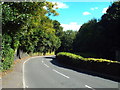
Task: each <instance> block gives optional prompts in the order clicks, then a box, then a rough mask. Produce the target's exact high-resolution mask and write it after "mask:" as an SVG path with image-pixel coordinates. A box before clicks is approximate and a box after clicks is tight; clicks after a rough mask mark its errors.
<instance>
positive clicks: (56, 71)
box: [53, 69, 70, 78]
mask: <svg viewBox="0 0 120 90" xmlns="http://www.w3.org/2000/svg"><path fill="white" fill-rule="evenodd" d="M53 71H54V72H56V73H58V74H60V75H62V76H64V77H66V78H70V77H68V76H66V75H64V74H62V73H60V72H58V71H56V70H55V69H53Z"/></svg>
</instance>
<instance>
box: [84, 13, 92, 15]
mask: <svg viewBox="0 0 120 90" xmlns="http://www.w3.org/2000/svg"><path fill="white" fill-rule="evenodd" d="M90 14H91V13H89V12H83V15H90Z"/></svg>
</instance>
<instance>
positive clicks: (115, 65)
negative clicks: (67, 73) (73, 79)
mask: <svg viewBox="0 0 120 90" xmlns="http://www.w3.org/2000/svg"><path fill="white" fill-rule="evenodd" d="M56 60H58V61H59V62H60V63H63V64H64V65H68V66H72V67H75V68H78V69H79V68H80V69H85V70H88V71H93V72H99V73H102V74H107V75H110V76H115V77H116V76H117V77H119V76H120V71H119V70H120V62H118V61H112V60H107V59H97V58H84V57H82V56H79V55H75V54H72V53H68V52H60V53H58V54H57V55H56Z"/></svg>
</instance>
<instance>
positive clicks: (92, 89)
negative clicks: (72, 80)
mask: <svg viewBox="0 0 120 90" xmlns="http://www.w3.org/2000/svg"><path fill="white" fill-rule="evenodd" d="M85 87H87V88H90V89H92V90H95V89H94V88H92V87H90V86H88V85H85Z"/></svg>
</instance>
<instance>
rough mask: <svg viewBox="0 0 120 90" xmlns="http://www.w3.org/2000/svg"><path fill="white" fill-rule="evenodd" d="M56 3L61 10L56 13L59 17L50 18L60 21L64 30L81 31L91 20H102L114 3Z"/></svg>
mask: <svg viewBox="0 0 120 90" xmlns="http://www.w3.org/2000/svg"><path fill="white" fill-rule="evenodd" d="M81 1H82V0H81ZM84 1H85V0H84ZM98 1H99V0H98ZM101 1H102V0H101ZM53 3H55V2H53ZM56 3H57V6H56V7H58V8H59V9H56V11H57V12H58V13H59V16H50V18H51V19H53V20H57V21H59V22H60V23H61V26H62V27H63V30H79V28H80V27H81V25H82V24H84V23H86V22H88V21H89V20H91V19H94V18H95V19H101V16H102V15H103V14H105V13H106V10H107V9H108V7H109V6H110V5H111V3H112V1H110V2H60V0H59V1H56Z"/></svg>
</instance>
